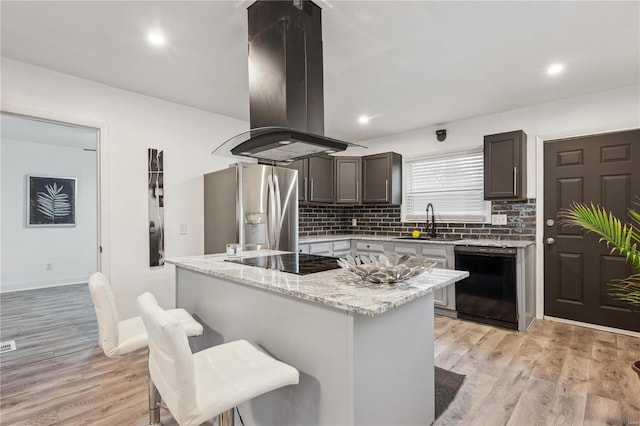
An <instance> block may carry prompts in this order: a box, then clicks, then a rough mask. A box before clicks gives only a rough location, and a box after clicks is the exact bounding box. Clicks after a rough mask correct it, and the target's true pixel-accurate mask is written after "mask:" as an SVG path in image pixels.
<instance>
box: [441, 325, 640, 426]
mask: <svg viewBox="0 0 640 426" xmlns="http://www.w3.org/2000/svg"><path fill="white" fill-rule="evenodd" d="M435 336H436V345H435V352H436V353H435V355H436V358H435V363H436V365H437V366H439V367H443V368H448V369H450V370H452V371H455V372H456V373H461V374H465V375H466V376H467V377H466V379H465V382H464V383H463V385H462V388H461V389H460V391H459V392H458V394H457V395H456V398H455V399H454V400H453V402H452V403H451V405H450V406H449V408H448V409H447V411H445V413H444V414H443V415H442V416H441V417H440V418H439V419H438V420H437V421H436V422H435V425H438V426H441V425H483V426H484V425H518V426H520V425H527V426H528V425H594V426H595V425H635V426H638V425H640V380H639V379H638V377H637V375H636V374H635V373H634V372H633V370H632V369H631V363H632V361H633V360H640V339H637V338H634V337H630V336H626V335H621V334H615V333H608V332H604V331H599V330H592V329H589V328H585V327H578V326H574V325H568V324H563V323H559V322H553V321H546V320H538V321H536V322H535V323H534V325H533V326H532V328H531V329H530V331H529V332H528V333H526V334H525V333H516V332H514V331H509V330H503V329H500V328H494V327H489V326H483V325H480V324H474V323H470V322H465V321H460V320H455V319H451V318H447V317H442V316H437V317H436V321H435Z"/></svg>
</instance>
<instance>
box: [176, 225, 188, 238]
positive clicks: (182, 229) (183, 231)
mask: <svg viewBox="0 0 640 426" xmlns="http://www.w3.org/2000/svg"><path fill="white" fill-rule="evenodd" d="M179 228H180V229H179V230H178V234H180V235H187V224H186V223H181V224H180V225H179Z"/></svg>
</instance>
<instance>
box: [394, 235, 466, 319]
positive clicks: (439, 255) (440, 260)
mask: <svg viewBox="0 0 640 426" xmlns="http://www.w3.org/2000/svg"><path fill="white" fill-rule="evenodd" d="M393 251H394V252H396V253H397V254H399V255H403V254H408V255H411V256H422V257H424V258H426V259H429V260H430V261H432V262H436V268H443V269H454V259H455V257H454V254H453V245H449V244H429V243H394V246H393ZM455 298H456V292H455V287H454V286H453V285H450V286H447V287H444V288H441V289H438V290H436V291H434V292H433V303H434V305H435V307H436V311H438V312H439V313H443V314H445V315H453V316H455V310H456V301H455Z"/></svg>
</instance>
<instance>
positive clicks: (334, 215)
mask: <svg viewBox="0 0 640 426" xmlns="http://www.w3.org/2000/svg"><path fill="white" fill-rule="evenodd" d="M491 212H492V214H506V215H507V224H506V225H491V224H489V223H436V231H437V233H438V235H439V236H451V237H460V238H465V239H469V238H470V239H477V238H482V239H490V240H531V241H533V240H535V227H536V200H535V199H528V200H527V201H493V202H492V203H491ZM299 219H300V220H299V233H300V236H313V235H324V234H369V235H389V236H405V235H411V232H412V231H413V230H414V229H418V230H420V231H424V229H425V226H426V224H425V223H424V222H402V221H401V220H400V207H399V206H386V205H362V206H336V205H329V206H323V205H301V206H300V218H299ZM352 219H356V222H357V225H356V226H352V225H351V222H352Z"/></svg>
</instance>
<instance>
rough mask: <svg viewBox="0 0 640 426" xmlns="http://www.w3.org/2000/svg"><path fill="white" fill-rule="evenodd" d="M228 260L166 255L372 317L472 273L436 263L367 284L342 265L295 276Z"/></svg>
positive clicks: (221, 274) (213, 273)
mask: <svg viewBox="0 0 640 426" xmlns="http://www.w3.org/2000/svg"><path fill="white" fill-rule="evenodd" d="M282 253H286V252H281V251H270V250H258V251H253V252H245V254H244V257H256V256H266V255H272V254H282ZM225 259H227V255H225V254H213V255H206V256H191V257H180V258H174V259H168V260H167V263H171V264H174V265H176V266H177V267H179V268H185V269H189V270H192V271H196V272H200V273H203V274H206V275H210V276H212V277H217V278H220V279H224V280H227V281H232V282H236V283H241V284H246V285H250V286H254V287H259V288H262V289H265V290H270V291H273V292H275V293H280V294H284V295H287V296H291V297H296V298H299V299H303V300H307V301H310V302H316V303H320V304H323V305H326V306H331V307H334V308H338V309H345V310H347V311H349V312H353V313H357V314H361V315H369V316H375V315H379V314H382V313H384V312H387V311H389V310H391V309H393V308H395V307H397V306H401V305H404V304H405V303H408V302H411V301H412V300H415V299H418V298H420V297H422V296H425V295H427V294H429V293H433V291H434V290H437V289H439V288H442V287H446V286H448V285H451V284H453V283H455V282H456V281H459V280H461V279H463V278H466V277H468V276H469V273H468V272H465V271H455V270H449V269H437V268H434V269H432V270H431V271H429V272H426V273H424V274H421V275H418V276H417V277H414V278H411V279H409V280H407V281H405V282H403V283H399V284H397V285H393V286H390V285H383V284H368V283H367V284H366V285H365V283H362V282H357V281H356V282H354V281H353V280H349V277H350V276H351V274H350V273H348V272H346V271H345V270H343V269H334V270H331V271H325V272H317V273H315V274H309V275H296V274H289V273H285V272H280V271H276V270H272V269H263V268H259V267H255V266H247V265H240V264H237V263H232V262H225ZM178 285H179V284H178Z"/></svg>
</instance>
